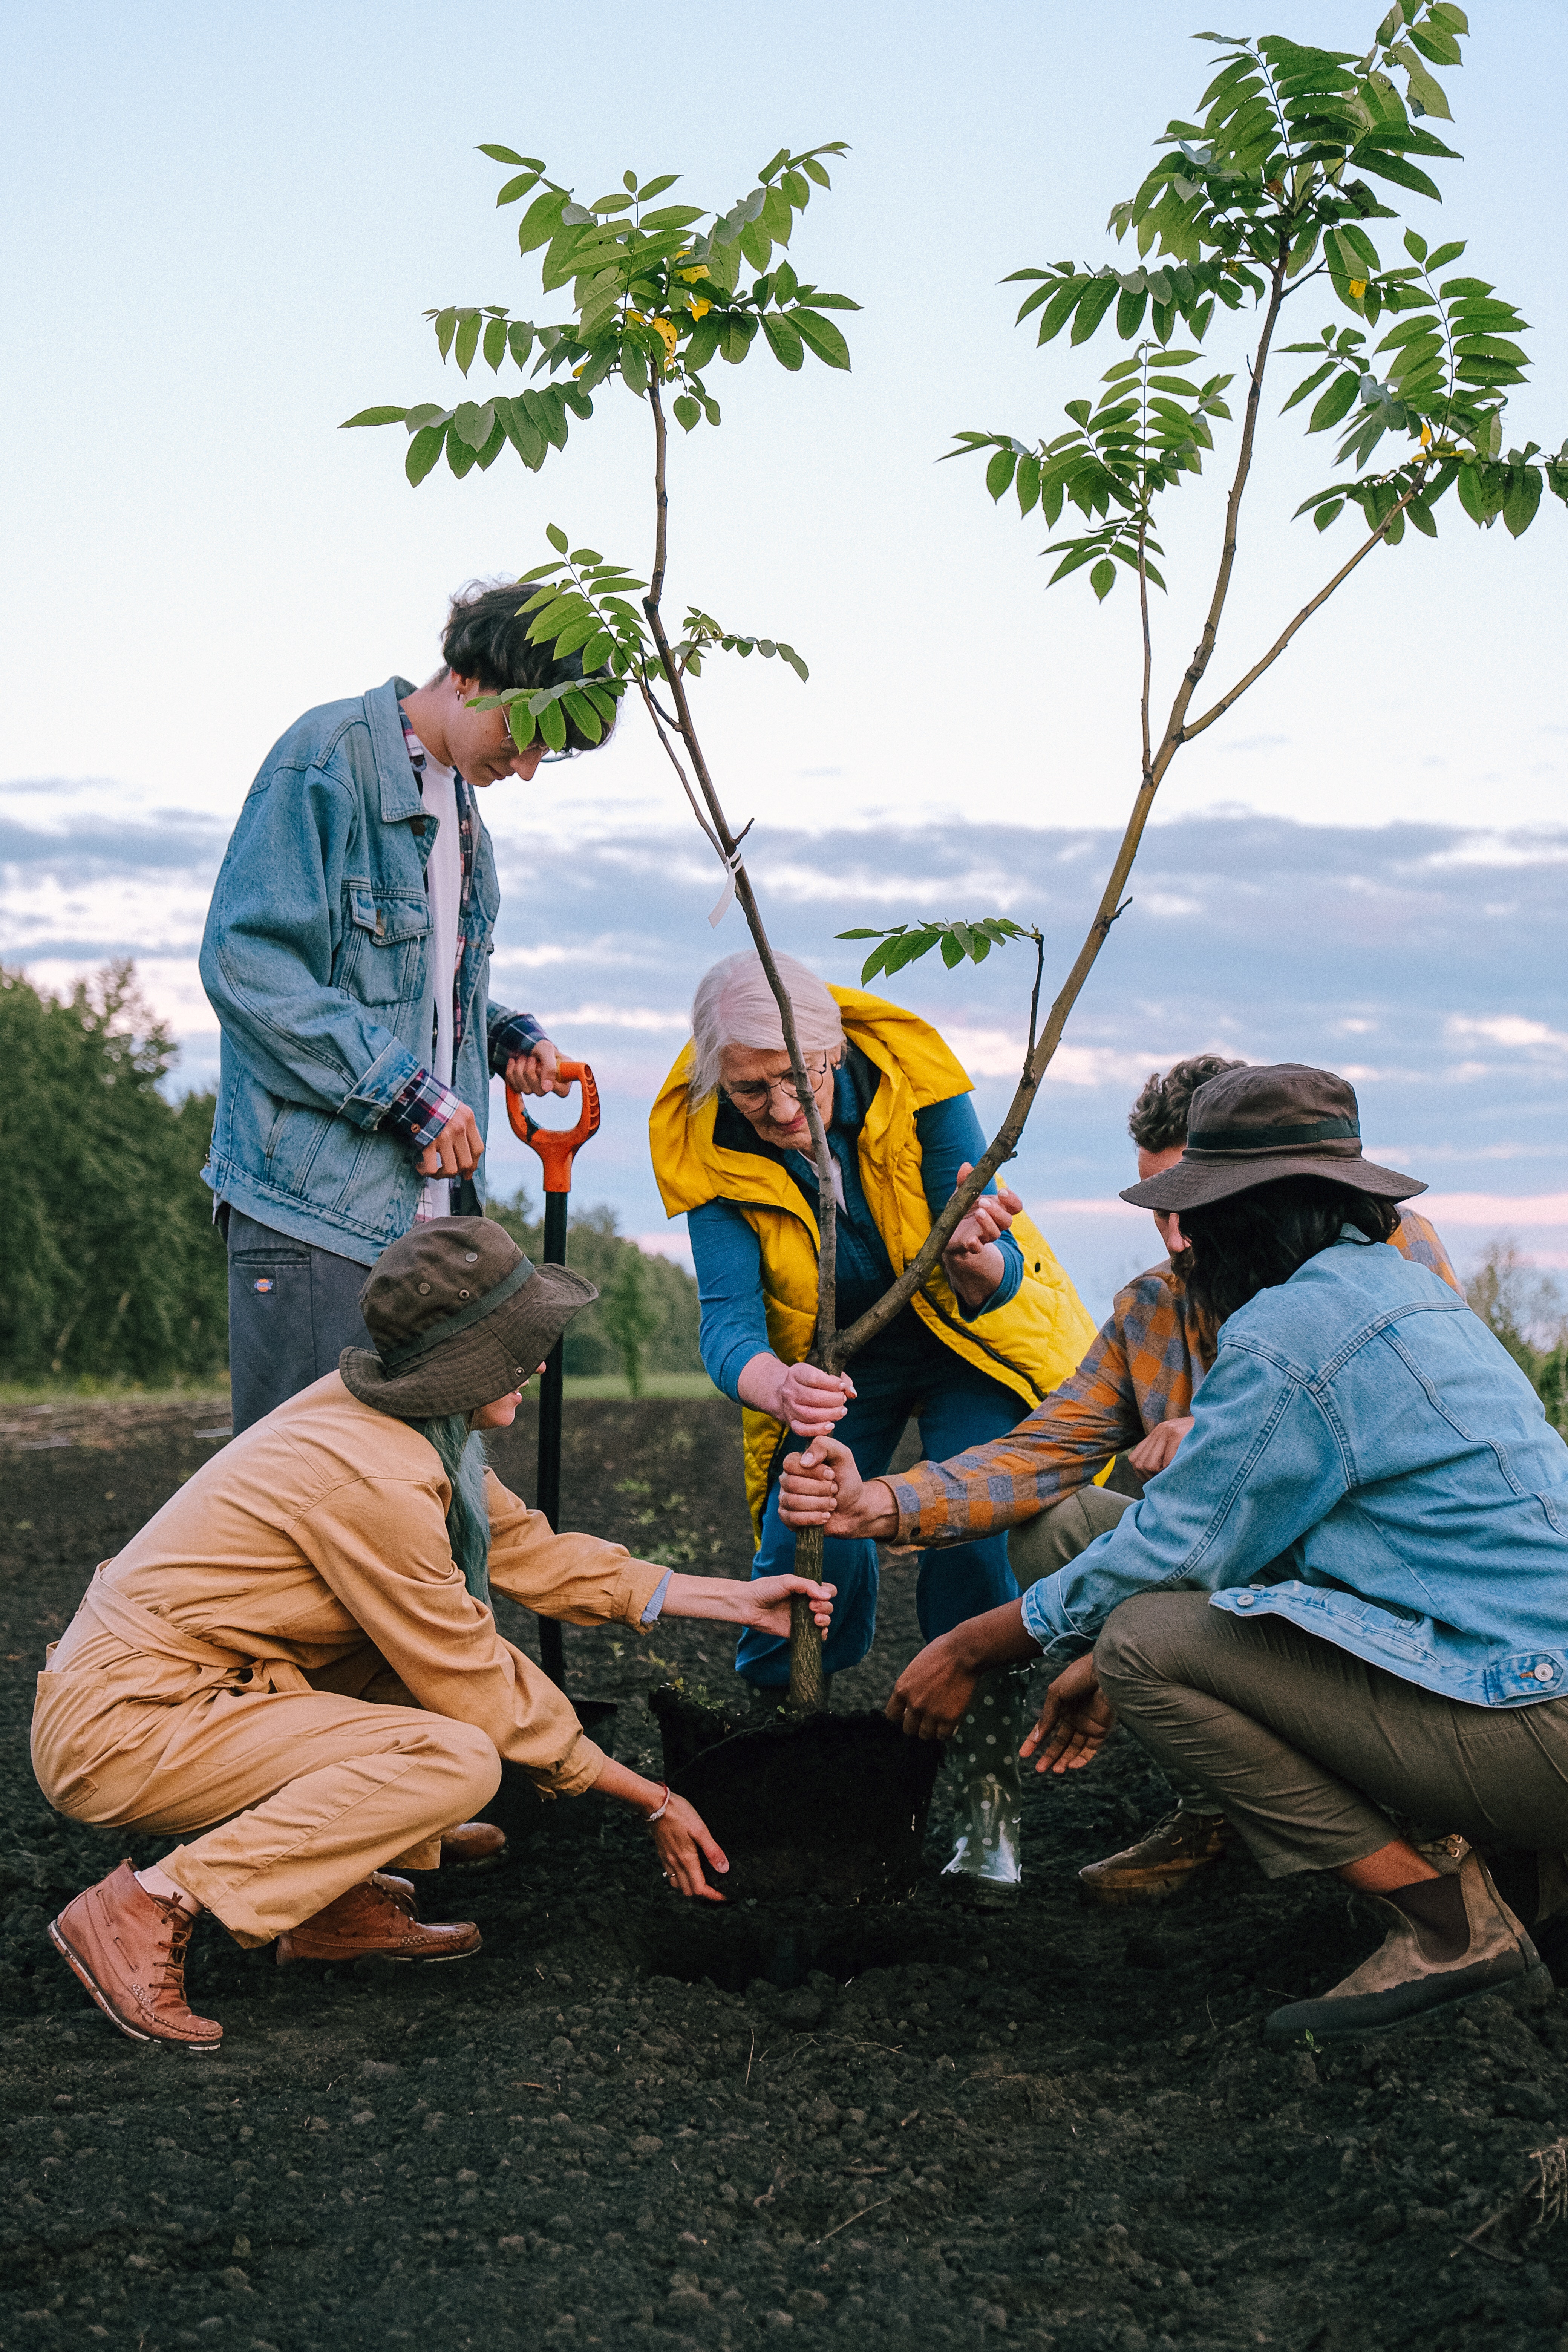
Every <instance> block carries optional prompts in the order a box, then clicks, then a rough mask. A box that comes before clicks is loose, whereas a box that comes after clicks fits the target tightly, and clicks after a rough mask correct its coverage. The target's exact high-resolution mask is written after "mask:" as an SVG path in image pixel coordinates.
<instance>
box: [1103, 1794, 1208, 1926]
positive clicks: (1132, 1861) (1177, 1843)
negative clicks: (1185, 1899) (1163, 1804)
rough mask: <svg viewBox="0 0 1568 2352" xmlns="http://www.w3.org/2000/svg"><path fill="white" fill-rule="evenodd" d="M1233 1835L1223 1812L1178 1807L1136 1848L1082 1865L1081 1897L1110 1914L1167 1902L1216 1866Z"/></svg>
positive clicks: (1156, 1825) (1131, 1846)
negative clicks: (1125, 1906)
mask: <svg viewBox="0 0 1568 2352" xmlns="http://www.w3.org/2000/svg"><path fill="white" fill-rule="evenodd" d="M1235 1836H1236V1832H1235V1831H1234V1830H1233V1829H1232V1828H1231V1825H1230V1823H1229V1822H1227V1821H1226V1817H1225V1815H1224V1814H1223V1813H1194V1812H1190V1811H1187V1810H1186V1809H1185V1808H1184V1807H1182V1806H1178V1807H1177V1809H1176V1811H1174V1812H1173V1813H1167V1814H1166V1815H1165V1818H1164V1820H1163V1822H1156V1823H1155V1824H1154V1827H1153V1828H1152V1830H1150V1831H1149V1832H1148V1833H1147V1835H1146V1836H1144V1837H1141V1838H1140V1839H1139V1841H1138V1843H1137V1844H1136V1845H1130V1846H1127V1847H1125V1848H1124V1849H1123V1851H1122V1852H1121V1853H1110V1854H1107V1855H1106V1857H1105V1860H1104V1861H1103V1862H1091V1863H1088V1864H1086V1865H1085V1866H1084V1868H1083V1869H1082V1870H1080V1871H1079V1874H1078V1884H1079V1895H1081V1897H1082V1899H1083V1901H1084V1902H1085V1903H1094V1904H1102V1905H1104V1906H1106V1907H1107V1908H1108V1909H1109V1908H1115V1907H1118V1906H1121V1905H1122V1904H1128V1903H1168V1902H1169V1901H1170V1900H1171V1898H1172V1896H1173V1895H1181V1894H1183V1893H1184V1892H1185V1890H1186V1889H1187V1887H1189V1886H1190V1885H1192V1883H1193V1878H1194V1874H1195V1873H1197V1872H1198V1871H1200V1870H1205V1869H1206V1868H1207V1867H1208V1865H1209V1864H1210V1863H1211V1862H1218V1861H1219V1860H1220V1859H1221V1857H1222V1856H1223V1855H1224V1854H1225V1853H1226V1851H1227V1850H1228V1848H1229V1847H1230V1845H1231V1843H1232V1841H1233V1840H1234V1838H1235Z"/></svg>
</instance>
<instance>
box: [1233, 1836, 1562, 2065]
mask: <svg viewBox="0 0 1568 2352" xmlns="http://www.w3.org/2000/svg"><path fill="white" fill-rule="evenodd" d="M1362 1900H1363V1903H1370V1904H1371V1906H1372V1907H1373V1910H1374V1911H1375V1912H1377V1913H1378V1914H1379V1916H1381V1917H1383V1918H1384V1919H1386V1920H1387V1921H1388V1923H1389V1926H1388V1933H1387V1935H1386V1936H1385V1937H1384V1940H1383V1942H1382V1944H1381V1945H1380V1946H1379V1947H1378V1948H1377V1950H1376V1951H1375V1952H1373V1955H1372V1957H1371V1958H1370V1959H1366V1960H1363V1962H1362V1964H1361V1966H1360V1968H1359V1969H1352V1973H1351V1974H1350V1975H1349V1976H1348V1977H1346V1978H1345V1979H1344V1981H1343V1982H1342V1984H1337V1985H1335V1986H1333V1987H1332V1989H1331V1990H1330V1991H1328V1992H1326V1993H1324V1994H1322V1995H1321V1998H1320V1999H1318V2000H1296V2001H1292V2002H1291V2003H1290V2004H1289V2008H1287V2009H1277V2010H1275V2011H1274V2012H1273V2013H1272V2015H1271V2016H1269V2017H1267V2018H1265V2020H1264V2022H1263V2038H1264V2040H1265V2042H1268V2044H1269V2045H1270V2047H1272V2048H1274V2049H1277V2050H1278V2049H1282V2048H1284V2047H1285V2046H1286V2045H1287V2044H1288V2043H1289V2042H1299V2041H1300V2040H1301V2039H1302V2038H1303V2036H1305V2035H1307V2034H1309V2033H1310V2035H1311V2036H1312V2039H1313V2041H1314V2042H1342V2041H1347V2040H1352V2039H1354V2038H1356V2037H1357V2036H1359V2035H1361V2034H1363V2033H1386V2032H1388V2030H1389V2029H1390V2027H1392V2026H1395V2025H1404V2024H1405V2023H1406V2022H1407V2021H1409V2020H1410V2019H1412V2018H1417V2017H1425V2016H1426V2015H1427V2014H1428V2013H1429V2012H1430V2011H1432V2010H1434V2009H1441V2008H1442V2007H1444V2005H1445V2004H1446V2003H1447V2002H1448V2001H1451V2000H1469V1999H1470V1997H1471V1996H1472V1994H1474V1993H1478V1992H1491V1991H1494V1990H1496V1988H1497V1987H1498V1986H1499V1985H1505V1984H1512V1983H1515V1982H1517V1981H1518V1979H1520V1978H1521V1977H1523V1976H1526V1975H1528V1974H1529V1972H1530V1971H1531V1969H1537V1968H1539V1967H1540V1965H1541V1963H1540V1961H1539V1960H1538V1958H1537V1957H1536V1951H1535V1946H1534V1945H1533V1944H1532V1943H1531V1939H1530V1937H1529V1936H1528V1935H1527V1934H1526V1932H1525V1930H1524V1928H1523V1927H1521V1925H1520V1922H1519V1921H1518V1920H1517V1919H1516V1918H1515V1916H1514V1915H1513V1913H1512V1912H1511V1911H1510V1909H1509V1907H1508V1906H1507V1904H1506V1903H1505V1902H1504V1901H1503V1900H1502V1897H1501V1896H1500V1895H1499V1893H1498V1891H1497V1888H1496V1887H1495V1886H1494V1885H1493V1884H1492V1881H1491V1877H1490V1875H1489V1872H1488V1870H1487V1866H1486V1864H1485V1863H1483V1862H1482V1860H1481V1858H1480V1856H1479V1853H1473V1852H1472V1853H1468V1854H1467V1855H1466V1856H1465V1858H1464V1860H1463V1862H1462V1863H1461V1864H1459V1867H1458V1871H1457V1872H1456V1873H1455V1874H1453V1875H1452V1876H1444V1877H1439V1878H1428V1879H1423V1880H1421V1881H1420V1882H1419V1883H1418V1884H1417V1885H1415V1886H1414V1887H1407V1886H1402V1887H1400V1888H1398V1889H1397V1890H1396V1892H1395V1893H1394V1895H1391V1896H1384V1895H1363V1897H1362Z"/></svg>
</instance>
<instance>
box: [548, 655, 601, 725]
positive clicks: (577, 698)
mask: <svg viewBox="0 0 1568 2352" xmlns="http://www.w3.org/2000/svg"><path fill="white" fill-rule="evenodd" d="M557 650H559V648H557ZM562 699H563V702H564V704H565V706H566V713H567V716H568V717H569V718H571V719H575V720H576V722H577V725H578V726H579V727H580V728H581V729H582V730H583V732H584V735H585V736H586V737H587V738H588V740H589V742H590V743H597V742H598V741H599V740H600V738H601V737H602V736H603V734H604V732H605V722H604V720H603V719H601V718H600V716H599V714H598V712H597V711H596V710H595V708H594V706H593V704H592V703H591V702H590V701H589V699H588V698H587V696H586V695H585V694H582V693H572V694H567V695H563V698H562Z"/></svg>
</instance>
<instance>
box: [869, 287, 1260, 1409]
mask: <svg viewBox="0 0 1568 2352" xmlns="http://www.w3.org/2000/svg"><path fill="white" fill-rule="evenodd" d="M1285 259H1286V257H1285V255H1284V253H1283V252H1281V253H1280V254H1279V257H1278V258H1277V260H1276V262H1275V264H1274V266H1273V270H1272V290H1271V292H1270V294H1269V299H1268V310H1266V312H1265V314H1264V320H1263V327H1262V331H1261V332H1260V333H1259V335H1258V348H1257V350H1256V352H1254V354H1253V358H1252V362H1251V366H1250V371H1249V373H1250V375H1251V379H1252V381H1251V389H1250V390H1249V392H1248V394H1247V410H1246V415H1245V418H1244V421H1243V424H1242V431H1241V446H1240V448H1239V450H1238V451H1237V461H1236V473H1235V476H1234V478H1233V479H1232V482H1231V486H1230V495H1229V497H1228V499H1226V513H1225V536H1224V539H1223V541H1222V543H1221V547H1220V559H1219V568H1218V570H1217V572H1216V573H1215V584H1214V593H1213V595H1212V596H1211V598H1210V600H1209V609H1208V613H1207V615H1206V616H1205V621H1204V625H1203V631H1202V634H1201V635H1200V636H1199V638H1198V642H1197V646H1196V647H1195V649H1194V654H1193V657H1192V660H1191V661H1190V662H1189V663H1188V665H1187V667H1186V669H1185V670H1184V673H1183V676H1182V682H1181V684H1180V686H1179V687H1178V688H1177V690H1176V695H1175V699H1174V700H1173V703H1172V705H1171V712H1170V717H1169V718H1168V719H1167V720H1166V722H1165V730H1164V733H1163V736H1162V738H1161V740H1160V747H1159V750H1158V751H1156V752H1155V753H1154V755H1153V758H1152V761H1151V762H1150V766H1149V770H1148V772H1147V774H1145V775H1144V776H1142V777H1141V778H1140V780H1139V785H1138V791H1137V793H1136V795H1135V797H1134V799H1133V803H1132V808H1131V814H1130V815H1129V817H1128V820H1127V824H1126V829H1125V830H1124V832H1123V834H1122V836H1121V845H1120V846H1119V847H1118V849H1117V853H1116V856H1115V859H1114V861H1113V862H1112V865H1111V868H1110V875H1109V877H1108V878H1107V880H1106V885H1105V888H1104V890H1103V891H1102V892H1101V893H1100V904H1099V906H1098V908H1096V910H1095V915H1094V919H1093V921H1092V922H1091V923H1090V925H1089V930H1088V933H1087V934H1086V936H1085V939H1084V942H1083V945H1082V947H1080V948H1079V951H1078V955H1077V957H1076V959H1075V960H1074V962H1073V967H1072V970H1071V971H1069V972H1068V976H1067V979H1066V980H1065V981H1064V982H1063V983H1062V986H1061V989H1060V991H1059V992H1058V995H1057V998H1056V1001H1055V1003H1053V1004H1052V1006H1051V1009H1050V1012H1049V1013H1048V1015H1047V1020H1046V1025H1045V1029H1044V1031H1043V1032H1042V1033H1041V1035H1040V1038H1039V1041H1038V1043H1037V1045H1036V1047H1035V1050H1034V1052H1033V1054H1032V1055H1030V1057H1029V1062H1028V1066H1027V1067H1026V1070H1025V1072H1024V1075H1023V1077H1022V1078H1021V1079H1020V1081H1019V1084H1018V1088H1017V1092H1016V1094H1015V1095H1014V1097H1013V1100H1012V1102H1011V1103H1010V1104H1009V1106H1008V1109H1007V1116H1006V1118H1005V1119H1004V1120H1003V1122H1002V1124H1001V1126H1000V1127H999V1128H998V1129H997V1130H996V1133H995V1134H994V1137H993V1138H992V1139H991V1141H990V1142H989V1143H988V1144H987V1146H986V1148H985V1150H984V1152H983V1153H982V1154H981V1157H980V1158H979V1160H976V1162H975V1164H974V1166H973V1168H972V1169H971V1170H970V1172H969V1174H968V1175H967V1176H966V1177H965V1178H964V1180H963V1183H962V1184H960V1185H959V1187H958V1189H957V1190H956V1192H954V1193H953V1196H952V1200H951V1201H949V1202H948V1203H947V1206H946V1207H945V1208H944V1209H943V1210H942V1213H941V1214H940V1215H939V1216H938V1217H937V1218H935V1219H934V1221H933V1222H932V1224H931V1232H930V1233H929V1234H927V1236H926V1238H925V1240H924V1242H923V1243H922V1244H921V1247H920V1249H919V1250H918V1251H917V1252H916V1254H915V1255H914V1256H913V1257H912V1258H911V1259H910V1263H909V1265H907V1266H906V1267H905V1268H904V1271H903V1273H902V1274H901V1275H900V1276H899V1278H898V1280H897V1281H896V1282H895V1283H894V1284H893V1286H892V1288H891V1289H890V1290H887V1291H884V1292H883V1294H882V1296H881V1297H880V1298H879V1299H878V1301H877V1302H876V1304H875V1306H873V1307H868V1308H867V1310H866V1312H865V1314H864V1315H862V1316H860V1317H858V1319H857V1320H856V1321H855V1322H853V1323H851V1324H850V1325H849V1326H848V1328H847V1329H846V1330H843V1331H840V1332H839V1333H838V1334H837V1338H836V1339H835V1341H834V1346H833V1356H832V1365H831V1369H832V1370H835V1371H837V1370H840V1369H841V1368H842V1366H843V1365H845V1364H847V1362H848V1361H849V1360H850V1359H851V1358H852V1357H853V1356H855V1355H857V1354H858V1351H859V1350H860V1349H862V1348H863V1347H865V1346H866V1345H867V1343H868V1340H871V1339H875V1338H876V1337H877V1334H878V1333H879V1331H884V1330H886V1328H887V1327H888V1325H889V1323H890V1322H891V1321H892V1320H893V1318H894V1317H895V1316H896V1315H900V1314H901V1313H902V1311H903V1309H904V1308H905V1307H907V1306H908V1304H909V1302H910V1299H911V1298H912V1297H913V1296H914V1294H915V1292H916V1291H917V1290H918V1289H920V1288H921V1285H922V1284H923V1283H924V1282H925V1280H926V1278H927V1276H929V1275H930V1273H931V1269H932V1267H933V1266H934V1265H936V1262H937V1260H938V1258H939V1257H940V1256H941V1255H942V1251H943V1250H944V1249H945V1248H946V1246H947V1244H948V1242H949V1240H950V1239H951V1237H952V1234H953V1231H954V1229H955V1228H956V1226H957V1225H958V1223H959V1222H960V1220H961V1219H963V1217H965V1216H967V1215H968V1213H969V1211H970V1209H971V1208H972V1207H973V1203H974V1202H976V1201H977V1200H978V1199H979V1197H980V1195H981V1193H982V1192H984V1190H985V1187H986V1185H987V1184H988V1183H989V1182H990V1181H991V1179H992V1177H993V1176H994V1174H995V1173H996V1171H997V1169H998V1168H1000V1167H1001V1166H1002V1165H1003V1163H1004V1161H1005V1160H1010V1159H1011V1158H1012V1157H1013V1154H1014V1151H1015V1150H1016V1147H1017V1142H1018V1138H1019V1137H1020V1136H1021V1135H1022V1133H1023V1131H1024V1127H1025V1123H1026V1120H1027V1118H1028V1116H1029V1113H1030V1111H1031V1110H1032V1109H1033V1108H1034V1101H1035V1097H1036V1095H1037V1093H1038V1092H1039V1089H1040V1086H1041V1083H1042V1081H1043V1080H1044V1077H1045V1075H1046V1072H1047V1069H1048V1068H1049V1067H1050V1065H1051V1060H1052V1056H1053V1055H1055V1053H1056V1050H1057V1047H1058V1045H1059V1044H1060V1043H1061V1035H1062V1031H1063V1030H1064V1029H1065V1027H1066V1026H1067V1021H1068V1014H1069V1013H1071V1011H1072V1009H1073V1006H1074V1005H1075V1004H1076V1003H1078V1000H1079V996H1080V994H1081V993H1082V991H1083V985H1084V982H1086V981H1087V980H1088V978H1089V973H1090V971H1092V970H1093V968H1094V963H1095V959H1096V958H1097V957H1098V955H1099V953H1100V949H1101V948H1102V947H1103V946H1104V945H1105V942H1106V940H1108V939H1109V938H1110V927H1111V925H1112V924H1113V923H1114V922H1115V920H1116V919H1117V917H1118V915H1119V914H1120V913H1121V910H1122V891H1123V888H1124V887H1125V885H1126V881H1127V877H1128V875H1129V874H1130V873H1131V870H1132V861H1133V859H1134V858H1135V857H1136V856H1137V855H1138V851H1139V846H1140V845H1141V844H1142V839H1143V833H1144V828H1145V826H1146V825H1147V824H1148V822H1149V816H1150V813H1151V811H1152V808H1153V805H1154V795H1155V793H1157V792H1158V790H1159V788H1160V784H1161V782H1162V781H1163V777H1164V775H1165V772H1166V771H1167V769H1168V768H1169V767H1170V764H1171V761H1173V759H1174V757H1175V755H1176V753H1177V751H1179V750H1180V749H1181V746H1182V743H1183V740H1184V726H1183V722H1184V719H1185V718H1186V714H1187V712H1188V710H1189V709H1191V707H1192V700H1193V697H1194V694H1195V693H1196V692H1197V689H1198V688H1199V686H1200V685H1201V684H1202V682H1203V676H1204V672H1205V670H1206V669H1207V667H1208V666H1209V662H1210V659H1211V658H1212V656H1213V654H1214V648H1215V638H1216V637H1217V635H1218V634H1219V625H1220V620H1221V617H1222V615H1223V614H1224V612H1225V606H1226V597H1227V596H1228V595H1229V593H1230V583H1231V575H1232V573H1233V572H1234V571H1235V569H1236V551H1237V519H1238V516H1239V513H1240V509H1241V500H1242V494H1243V492H1244V491H1245V490H1246V488H1247V476H1248V475H1249V474H1250V473H1251V470H1252V455H1253V447H1254V444H1255V442H1256V440H1257V437H1258V411H1259V405H1260V403H1261V400H1262V396H1263V377H1264V372H1265V370H1266V368H1267V366H1268V348H1269V344H1270V342H1271V341H1272V340H1273V335H1274V329H1275V325H1276V322H1277V321H1278V320H1279V304H1280V301H1281V299H1282V291H1283V287H1284V275H1285Z"/></svg>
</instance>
